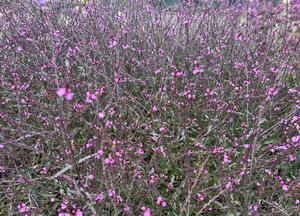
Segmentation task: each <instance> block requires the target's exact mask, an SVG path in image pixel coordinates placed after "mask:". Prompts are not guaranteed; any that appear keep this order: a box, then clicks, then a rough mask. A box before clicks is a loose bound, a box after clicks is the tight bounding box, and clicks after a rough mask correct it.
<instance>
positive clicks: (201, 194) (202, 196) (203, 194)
mask: <svg viewBox="0 0 300 216" xmlns="http://www.w3.org/2000/svg"><path fill="white" fill-rule="evenodd" d="M205 196H206V194H205V193H203V192H201V193H197V199H198V202H202V201H203V200H204V199H205Z"/></svg>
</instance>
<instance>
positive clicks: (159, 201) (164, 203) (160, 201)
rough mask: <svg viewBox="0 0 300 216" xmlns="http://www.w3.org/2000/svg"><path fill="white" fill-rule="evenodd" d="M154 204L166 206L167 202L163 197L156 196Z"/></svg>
mask: <svg viewBox="0 0 300 216" xmlns="http://www.w3.org/2000/svg"><path fill="white" fill-rule="evenodd" d="M156 204H157V205H159V206H162V207H166V206H167V202H166V201H165V199H164V198H163V197H162V196H159V197H157V201H156Z"/></svg>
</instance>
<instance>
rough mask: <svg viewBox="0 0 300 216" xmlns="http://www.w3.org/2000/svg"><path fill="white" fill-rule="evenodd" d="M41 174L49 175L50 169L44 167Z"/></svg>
mask: <svg viewBox="0 0 300 216" xmlns="http://www.w3.org/2000/svg"><path fill="white" fill-rule="evenodd" d="M40 173H41V174H44V175H46V174H47V173H48V168H47V167H43V168H42V170H41V171H40Z"/></svg>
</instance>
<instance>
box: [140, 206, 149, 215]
mask: <svg viewBox="0 0 300 216" xmlns="http://www.w3.org/2000/svg"><path fill="white" fill-rule="evenodd" d="M141 210H142V211H143V212H142V215H143V216H151V211H150V208H148V207H145V206H143V207H142V208H141Z"/></svg>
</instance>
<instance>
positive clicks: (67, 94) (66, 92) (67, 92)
mask: <svg viewBox="0 0 300 216" xmlns="http://www.w3.org/2000/svg"><path fill="white" fill-rule="evenodd" d="M56 93H57V95H58V96H59V97H64V98H65V99H66V100H67V101H70V100H72V98H73V96H74V93H73V92H72V91H71V89H70V88H69V87H62V88H59V89H58V90H57V91H56Z"/></svg>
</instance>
